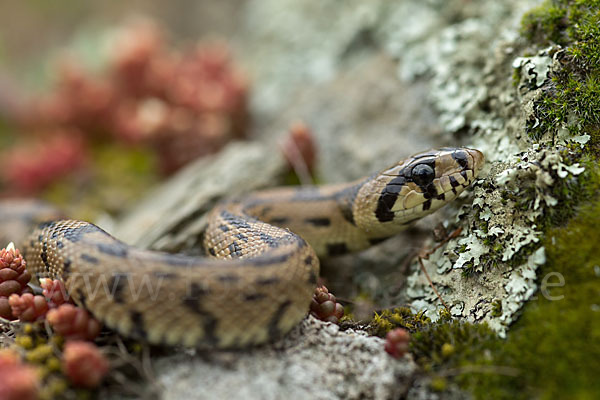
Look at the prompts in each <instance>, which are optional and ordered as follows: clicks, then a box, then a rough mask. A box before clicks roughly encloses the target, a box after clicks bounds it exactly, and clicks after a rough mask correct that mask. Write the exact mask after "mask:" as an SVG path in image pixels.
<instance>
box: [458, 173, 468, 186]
mask: <svg viewBox="0 0 600 400" xmlns="http://www.w3.org/2000/svg"><path fill="white" fill-rule="evenodd" d="M460 175H461V176H462V177H463V178H465V181H466V182H465V184H467V183H468V182H469V175H467V171H460Z"/></svg>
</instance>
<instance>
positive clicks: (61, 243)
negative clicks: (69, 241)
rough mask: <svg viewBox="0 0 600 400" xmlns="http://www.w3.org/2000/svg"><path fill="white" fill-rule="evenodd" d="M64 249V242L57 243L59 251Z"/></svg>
mask: <svg viewBox="0 0 600 400" xmlns="http://www.w3.org/2000/svg"><path fill="white" fill-rule="evenodd" d="M63 247H65V244H64V243H63V242H60V241H58V242H56V248H57V249H62V248H63Z"/></svg>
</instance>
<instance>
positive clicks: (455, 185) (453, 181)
mask: <svg viewBox="0 0 600 400" xmlns="http://www.w3.org/2000/svg"><path fill="white" fill-rule="evenodd" d="M450 186H452V187H453V188H455V187H459V186H460V183H458V181H457V180H456V178H455V177H453V176H452V175H450Z"/></svg>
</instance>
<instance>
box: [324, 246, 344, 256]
mask: <svg viewBox="0 0 600 400" xmlns="http://www.w3.org/2000/svg"><path fill="white" fill-rule="evenodd" d="M347 252H348V246H346V243H329V244H327V254H328V255H330V256H339V255H341V254H346V253H347Z"/></svg>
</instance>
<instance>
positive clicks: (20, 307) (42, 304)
mask: <svg viewBox="0 0 600 400" xmlns="http://www.w3.org/2000/svg"><path fill="white" fill-rule="evenodd" d="M8 303H9V304H10V308H11V310H12V313H13V315H14V316H15V317H16V318H19V320H21V321H24V322H34V321H38V320H40V319H43V318H44V317H45V316H46V313H47V312H48V308H49V307H48V302H47V301H46V298H45V297H44V296H40V295H35V296H34V295H33V294H31V293H24V294H22V295H18V294H11V295H10V297H9V298H8Z"/></svg>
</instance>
